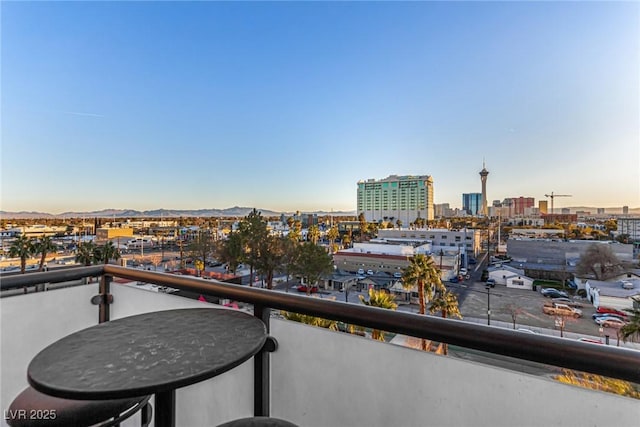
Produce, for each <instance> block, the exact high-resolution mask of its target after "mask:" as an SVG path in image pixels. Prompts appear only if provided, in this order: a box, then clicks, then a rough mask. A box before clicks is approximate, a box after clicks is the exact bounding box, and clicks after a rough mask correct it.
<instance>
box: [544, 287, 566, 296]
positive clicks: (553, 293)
mask: <svg viewBox="0 0 640 427" xmlns="http://www.w3.org/2000/svg"><path fill="white" fill-rule="evenodd" d="M540 293H542V295H543V296H545V297H547V298H569V295H568V294H567V293H566V292H564V291H559V290H557V289H555V288H542V290H541V291H540Z"/></svg>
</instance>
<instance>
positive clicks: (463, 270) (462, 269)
mask: <svg viewBox="0 0 640 427" xmlns="http://www.w3.org/2000/svg"><path fill="white" fill-rule="evenodd" d="M467 273H468V271H467V269H466V268H461V269H460V275H461V276H466V275H467Z"/></svg>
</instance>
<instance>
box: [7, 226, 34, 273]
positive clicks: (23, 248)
mask: <svg viewBox="0 0 640 427" xmlns="http://www.w3.org/2000/svg"><path fill="white" fill-rule="evenodd" d="M34 253H35V247H34V244H33V241H32V240H31V239H29V238H28V237H27V236H25V235H24V234H21V235H20V236H18V237H17V238H16V240H14V241H13V243H12V244H11V247H10V248H9V256H10V257H11V258H20V273H22V274H24V272H25V270H26V269H27V258H30V257H31V256H32V255H33V254H34Z"/></svg>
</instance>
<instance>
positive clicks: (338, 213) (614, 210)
mask: <svg viewBox="0 0 640 427" xmlns="http://www.w3.org/2000/svg"><path fill="white" fill-rule="evenodd" d="M627 207H628V209H629V215H633V214H635V213H634V212H636V211H637V212H638V213H640V206H639V207H631V206H627ZM623 208H624V206H608V207H601V206H566V207H562V208H556V209H555V210H556V211H558V210H560V209H570V210H571V211H572V212H576V211H578V210H582V209H604V210H605V213H611V214H617V213H618V212H617V211H620V213H622V210H623ZM232 209H239V210H251V209H256V210H257V211H258V212H260V213H263V214H264V213H265V212H266V214H265V216H269V214H276V215H280V214H294V213H295V212H298V211H299V212H300V214H301V215H305V214H313V213H318V214H322V215H325V216H326V215H329V216H357V214H358V213H357V212H356V211H355V210H352V211H346V210H340V211H336V210H326V209H317V210H305V211H302V210H299V209H298V210H293V211H278V210H274V209H268V208H258V207H253V206H237V205H236V206H232V207H229V208H198V209H166V208H157V209H148V210H137V209H116V208H107V209H100V210H88V211H62V212H56V213H53V212H42V211H0V214H2V215H5V216H3V219H27V217H24V218H18V217H10V216H9V217H6V215H7V214H9V215H29V214H42V215H49V216H52V217H60V216H63V215H72V214H74V215H75V214H80V215H89V214H91V215H92V216H95V217H96V218H98V217H101V216H100V215H95V214H101V213H104V212H110V213H104V215H105V216H102V217H101V218H108V217H109V216H111V215H114V211H117V212H119V213H118V214H116V215H120V214H121V213H122V212H129V211H135V212H139V213H143V214H144V213H147V212H154V211H179V212H189V211H225V210H232ZM590 213H591V214H596V215H597V212H590ZM556 214H558V212H556ZM197 216H200V215H197ZM203 216H204V217H206V216H207V215H203ZM209 216H224V215H209ZM229 216H238V215H231V214H229ZM470 216H473V215H470ZM175 217H177V216H167V218H175ZM28 219H38V217H36V216H34V217H28Z"/></svg>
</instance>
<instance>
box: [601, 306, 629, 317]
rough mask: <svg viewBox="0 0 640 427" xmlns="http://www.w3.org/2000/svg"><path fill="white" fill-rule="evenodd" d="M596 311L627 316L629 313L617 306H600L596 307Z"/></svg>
mask: <svg viewBox="0 0 640 427" xmlns="http://www.w3.org/2000/svg"><path fill="white" fill-rule="evenodd" d="M596 313H611V314H615V315H618V316H621V317H627V315H628V314H627V313H625V312H624V311H621V310H617V309H615V308H611V307H602V306H600V307H598V308H596Z"/></svg>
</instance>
